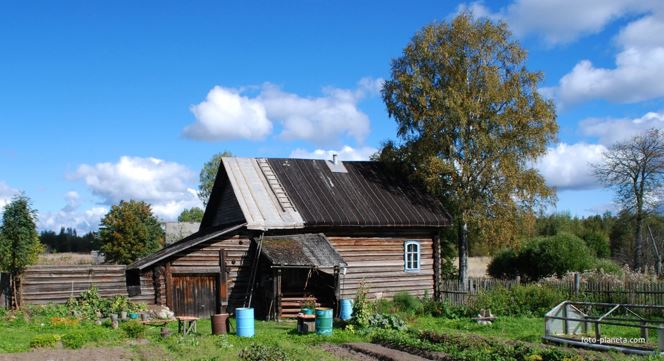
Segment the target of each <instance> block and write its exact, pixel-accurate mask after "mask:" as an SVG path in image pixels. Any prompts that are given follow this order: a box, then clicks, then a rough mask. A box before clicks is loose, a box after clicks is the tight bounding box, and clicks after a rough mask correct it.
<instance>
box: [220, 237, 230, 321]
mask: <svg viewBox="0 0 664 361" xmlns="http://www.w3.org/2000/svg"><path fill="white" fill-rule="evenodd" d="M228 307H229V304H228V270H227V268H226V250H225V249H220V250H219V309H218V310H217V312H218V313H226V312H228Z"/></svg>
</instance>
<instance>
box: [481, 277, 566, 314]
mask: <svg viewBox="0 0 664 361" xmlns="http://www.w3.org/2000/svg"><path fill="white" fill-rule="evenodd" d="M566 298H567V295H566V294H565V292H564V291H562V290H559V289H557V288H554V287H548V286H546V285H539V284H530V285H517V286H513V287H511V288H505V287H498V288H495V289H493V290H490V291H486V292H480V293H479V294H478V295H477V297H476V298H475V299H474V300H473V302H472V303H471V305H470V306H469V309H470V312H471V313H472V314H476V313H479V311H480V310H482V309H485V310H491V312H492V313H493V314H495V315H504V316H541V315H543V314H544V313H546V312H547V311H548V310H550V309H551V308H552V307H553V306H555V305H557V304H558V303H560V302H562V301H563V300H565V299H566Z"/></svg>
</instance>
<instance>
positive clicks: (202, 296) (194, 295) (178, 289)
mask: <svg viewBox="0 0 664 361" xmlns="http://www.w3.org/2000/svg"><path fill="white" fill-rule="evenodd" d="M172 284H173V291H172V292H173V293H172V295H173V298H172V299H173V305H172V310H173V312H175V314H176V315H177V316H195V317H201V318H203V317H209V316H211V315H214V314H215V313H217V310H218V309H219V307H220V306H221V305H220V300H219V292H218V286H219V275H218V274H174V275H173V280H172Z"/></svg>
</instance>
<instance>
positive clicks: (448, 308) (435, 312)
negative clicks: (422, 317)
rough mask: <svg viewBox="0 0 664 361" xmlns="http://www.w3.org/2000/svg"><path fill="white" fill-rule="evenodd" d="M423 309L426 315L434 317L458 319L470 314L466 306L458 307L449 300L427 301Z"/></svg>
mask: <svg viewBox="0 0 664 361" xmlns="http://www.w3.org/2000/svg"><path fill="white" fill-rule="evenodd" d="M422 309H423V310H424V312H425V313H428V314H430V315H431V316H434V317H443V318H450V319H456V318H459V317H463V316H465V315H468V314H470V312H469V311H468V307H467V306H465V305H456V304H454V303H451V302H449V301H447V300H443V301H436V300H433V299H430V300H427V301H425V302H424V303H423V305H422Z"/></svg>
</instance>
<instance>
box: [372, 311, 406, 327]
mask: <svg viewBox="0 0 664 361" xmlns="http://www.w3.org/2000/svg"><path fill="white" fill-rule="evenodd" d="M369 327H373V328H381V329H384V330H397V331H404V330H406V329H407V328H408V327H407V326H406V322H404V321H403V320H402V319H400V318H399V317H397V316H396V315H386V314H383V313H377V314H373V315H371V316H369Z"/></svg>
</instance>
